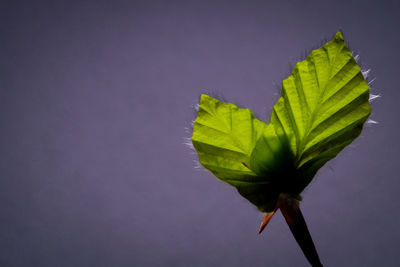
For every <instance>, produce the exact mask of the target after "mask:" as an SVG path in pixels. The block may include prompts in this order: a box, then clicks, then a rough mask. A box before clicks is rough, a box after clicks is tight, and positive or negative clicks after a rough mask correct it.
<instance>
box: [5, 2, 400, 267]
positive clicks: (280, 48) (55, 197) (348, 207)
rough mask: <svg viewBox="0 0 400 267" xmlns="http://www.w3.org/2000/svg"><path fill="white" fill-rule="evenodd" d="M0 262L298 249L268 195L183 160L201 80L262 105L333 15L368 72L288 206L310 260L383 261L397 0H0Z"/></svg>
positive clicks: (396, 184)
mask: <svg viewBox="0 0 400 267" xmlns="http://www.w3.org/2000/svg"><path fill="white" fill-rule="evenodd" d="M0 10H1V11H0V12H1V13H0V14H1V17H0V34H1V35H0V38H1V39H0V125H1V126H0V127H1V133H0V266H7V267H8V266H12V267H13V266H51V267H53V266H62V267H63V266H308V263H307V262H306V259H305V257H304V256H303V254H302V252H301V251H300V249H299V247H298V245H297V244H296V242H295V240H294V238H293V237H292V235H291V233H290V231H289V228H288V227H287V225H286V223H285V221H284V219H283V217H282V215H281V213H280V212H279V213H277V215H276V216H275V217H274V218H273V219H272V221H271V223H270V225H269V226H268V227H267V229H266V230H265V231H264V232H263V234H262V235H258V234H257V230H258V226H259V224H260V222H261V219H262V217H263V215H262V214H261V213H259V212H258V211H257V210H256V208H255V207H253V206H252V205H251V204H250V203H248V202H247V201H246V200H245V199H243V198H241V197H240V195H239V194H237V193H236V191H235V189H234V188H232V187H230V186H229V185H227V184H224V183H222V182H220V181H218V180H217V179H216V178H215V177H214V176H213V175H212V174H211V173H208V172H205V171H198V170H195V169H194V168H193V166H194V164H193V159H194V158H195V157H194V156H193V155H192V154H191V152H190V151H189V150H188V149H187V148H186V147H185V146H184V145H182V143H183V142H184V137H189V136H190V134H188V133H185V130H184V128H185V127H188V126H189V125H190V121H191V120H192V119H193V118H194V114H193V108H192V105H194V104H196V103H197V102H198V100H199V95H200V93H201V92H204V91H206V92H207V91H208V92H216V93H219V94H222V95H223V96H224V97H225V98H226V100H228V101H233V102H234V103H239V104H240V105H242V106H245V107H249V108H251V109H252V110H253V111H254V112H255V113H256V114H257V116H258V117H259V118H261V119H266V118H269V114H270V111H271V109H272V106H273V104H274V103H275V101H276V100H277V99H278V96H279V94H280V91H279V85H280V82H281V80H282V79H283V78H285V77H286V76H287V75H288V74H289V72H290V71H291V69H290V64H293V63H295V62H296V61H297V60H298V59H299V58H300V57H301V56H302V55H303V54H304V51H306V50H309V49H310V48H315V47H316V46H318V45H320V44H322V41H323V40H324V38H327V39H330V38H331V37H332V36H333V35H334V33H335V32H336V31H337V30H338V29H343V31H344V35H345V38H346V40H348V42H349V44H350V48H351V49H352V50H354V51H356V52H357V53H359V54H360V55H361V62H362V64H363V65H364V66H366V67H370V68H372V76H374V77H376V80H375V82H374V83H373V84H372V87H373V88H372V92H374V93H379V94H381V95H382V97H381V98H380V99H377V100H376V101H374V102H373V105H372V107H373V113H372V115H371V117H370V118H371V119H373V120H376V121H378V122H379V124H378V125H370V126H367V127H365V130H364V132H363V133H362V136H361V137H360V138H359V139H357V140H356V141H355V142H354V143H353V144H352V145H351V146H350V147H348V148H346V149H345V150H344V151H343V152H342V153H341V154H339V156H338V157H337V158H336V159H334V160H333V161H332V162H330V163H329V164H328V165H327V166H325V167H324V168H323V169H321V171H320V172H319V173H318V175H317V177H316V179H315V180H314V181H313V182H312V183H311V185H310V186H309V187H308V188H307V190H306V191H305V192H304V194H303V197H304V201H303V202H302V209H303V213H304V216H305V217H306V220H307V222H308V225H309V228H310V231H311V234H312V236H313V239H314V241H315V244H316V246H317V249H318V251H319V254H320V257H321V259H322V262H323V263H324V264H325V266H399V264H400V259H399V247H398V246H399V241H400V231H399V227H398V225H399V223H400V213H399V212H398V211H399V208H400V204H399V203H400V202H399V196H398V194H399V190H400V179H399V178H400V177H399V175H398V172H397V169H396V168H397V167H399V166H400V163H399V160H398V156H399V148H400V146H399V142H398V140H399V139H398V138H399V137H398V136H399V135H398V134H399V111H400V103H399V98H400V88H399V82H398V79H399V77H400V75H399V62H400V54H399V52H398V51H399V50H398V49H399V47H400V37H399V34H398V27H399V26H400V15H399V14H400V5H399V2H398V1H359V2H356V1H208V2H206V1H181V2H178V1H159V2H157V1H143V2H139V1H1V4H0Z"/></svg>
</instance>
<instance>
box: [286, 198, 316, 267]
mask: <svg viewBox="0 0 400 267" xmlns="http://www.w3.org/2000/svg"><path fill="white" fill-rule="evenodd" d="M279 202H280V203H279V208H280V209H281V212H282V215H283V217H285V220H286V223H287V224H288V226H289V228H290V231H291V232H292V234H293V236H294V238H295V239H296V241H297V243H298V244H299V246H300V248H301V250H302V251H303V253H304V255H305V256H306V258H307V260H308V261H309V262H310V264H311V265H312V266H316V267H319V266H322V263H321V261H320V259H319V257H318V253H317V250H316V249H315V246H314V242H313V240H312V238H311V235H310V232H309V231H308V227H307V224H306V222H305V220H304V217H303V214H302V213H301V210H300V205H299V201H297V200H296V199H294V198H291V197H289V196H288V195H285V194H281V196H280V201H279Z"/></svg>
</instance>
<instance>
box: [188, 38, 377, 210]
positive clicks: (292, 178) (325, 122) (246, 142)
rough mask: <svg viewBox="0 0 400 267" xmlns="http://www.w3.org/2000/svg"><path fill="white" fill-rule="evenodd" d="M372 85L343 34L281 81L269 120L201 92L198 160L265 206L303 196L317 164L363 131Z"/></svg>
mask: <svg viewBox="0 0 400 267" xmlns="http://www.w3.org/2000/svg"><path fill="white" fill-rule="evenodd" d="M368 98H369V86H368V83H367V82H366V81H365V79H364V77H363V75H362V72H361V70H360V67H359V66H358V65H357V63H356V61H355V60H354V58H353V56H352V54H351V52H350V50H349V48H348V47H347V46H346V43H345V41H344V39H343V36H342V34H341V33H340V32H338V33H337V34H336V35H335V36H334V38H333V39H332V41H330V42H328V43H326V44H325V45H324V46H322V47H321V48H319V49H316V50H313V51H312V52H311V54H310V55H309V56H308V57H307V58H306V59H305V60H303V61H301V62H298V63H297V64H296V65H295V67H294V69H293V72H292V74H291V75H290V76H289V77H288V78H287V79H285V80H283V82H282V94H281V97H280V98H279V99H278V101H277V103H276V104H275V106H274V108H273V111H272V115H271V119H270V123H269V124H268V125H266V124H265V123H263V122H261V121H259V120H257V119H255V118H254V116H253V113H252V112H251V111H250V110H248V109H240V108H238V107H236V106H235V105H233V104H230V103H222V102H220V101H218V100H216V99H214V98H212V97H209V96H207V95H202V96H201V100H200V106H199V111H198V114H197V118H196V120H195V122H194V126H193V136H192V142H193V145H194V147H195V149H196V150H197V152H198V156H199V161H200V163H201V164H202V165H203V166H204V167H205V168H207V169H208V170H210V171H211V172H213V173H214V174H215V176H217V177H218V178H219V179H221V180H222V181H225V182H227V183H229V184H231V185H233V186H235V187H236V188H237V189H238V191H239V193H240V194H241V195H242V196H244V197H245V198H246V199H248V200H249V201H250V202H251V203H253V204H254V205H256V206H257V207H258V209H259V210H260V211H271V210H273V209H274V208H275V204H276V201H277V199H278V196H279V194H280V193H288V194H291V195H294V196H297V197H299V194H300V193H301V192H302V191H303V190H304V188H305V187H306V186H307V185H308V184H309V182H310V181H311V180H312V178H313V177H314V176H315V174H316V172H317V171H318V169H319V168H321V167H322V166H323V165H324V164H325V163H326V162H327V161H329V160H330V159H332V158H334V157H335V156H336V155H337V154H338V153H339V152H340V151H341V150H342V149H343V148H344V147H346V146H347V145H348V144H350V143H351V142H352V141H353V140H354V139H355V138H357V136H359V134H360V133H361V130H362V126H363V124H364V122H365V121H366V119H367V118H368V116H369V114H370V113H371V108H370V106H369V102H368Z"/></svg>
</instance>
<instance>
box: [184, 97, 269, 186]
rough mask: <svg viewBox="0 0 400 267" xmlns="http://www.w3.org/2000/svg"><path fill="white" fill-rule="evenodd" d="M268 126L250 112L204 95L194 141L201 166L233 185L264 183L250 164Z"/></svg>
mask: <svg viewBox="0 0 400 267" xmlns="http://www.w3.org/2000/svg"><path fill="white" fill-rule="evenodd" d="M264 127H265V123H264V122H261V121H259V120H257V119H256V118H254V115H253V113H252V112H251V111H250V110H248V109H241V108H238V107H237V106H235V105H233V104H230V103H223V102H220V101H218V100H217V99H215V98H212V97H210V96H208V95H204V94H203V95H201V97H200V106H199V111H198V113H197V118H196V120H195V122H194V124H193V135H192V138H191V139H192V142H193V145H194V147H195V148H196V150H197V152H198V156H199V161H200V163H201V164H202V165H203V166H204V167H205V168H207V169H209V170H210V171H212V172H213V173H214V174H215V176H217V177H218V178H219V179H221V180H223V181H226V182H228V183H231V184H235V183H237V182H242V181H253V180H257V181H258V180H261V178H260V177H257V175H256V174H255V173H254V172H253V171H251V170H250V169H249V168H247V167H246V165H247V166H248V165H250V155H251V152H252V151H253V148H254V146H255V144H256V141H257V140H258V138H259V137H260V136H261V134H262V131H263V129H264Z"/></svg>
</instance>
